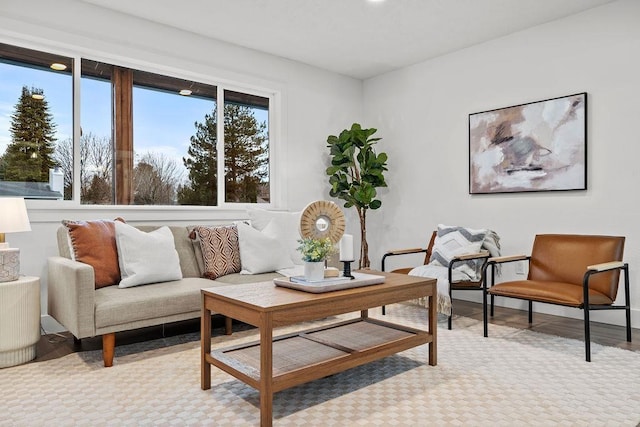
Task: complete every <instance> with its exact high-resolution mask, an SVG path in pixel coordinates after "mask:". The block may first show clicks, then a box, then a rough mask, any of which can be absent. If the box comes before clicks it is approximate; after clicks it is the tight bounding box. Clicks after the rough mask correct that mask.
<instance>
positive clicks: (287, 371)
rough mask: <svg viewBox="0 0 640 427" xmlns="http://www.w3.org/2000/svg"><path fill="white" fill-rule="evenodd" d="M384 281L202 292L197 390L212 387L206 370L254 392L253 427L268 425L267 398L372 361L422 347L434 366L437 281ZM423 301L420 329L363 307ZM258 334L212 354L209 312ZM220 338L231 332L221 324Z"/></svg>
mask: <svg viewBox="0 0 640 427" xmlns="http://www.w3.org/2000/svg"><path fill="white" fill-rule="evenodd" d="M367 272H368V273H373V274H379V275H384V276H386V278H385V283H383V284H380V285H370V286H364V287H360V288H353V289H345V290H340V291H334V292H327V293H321V294H313V293H307V292H302V291H297V290H293V289H287V288H281V287H276V286H275V285H274V284H273V282H263V283H252V284H246V285H232V286H218V287H212V288H207V289H203V290H202V316H201V340H200V342H201V379H200V381H201V387H202V389H203V390H208V389H210V388H211V365H215V366H217V367H218V368H220V369H222V370H223V371H225V372H227V373H229V374H231V375H233V376H234V377H236V378H238V379H239V380H241V381H243V382H245V383H246V384H248V385H250V386H251V387H254V388H255V389H257V390H258V391H259V392H260V425H262V426H270V425H271V424H272V409H273V407H272V405H273V394H274V393H275V392H277V391H281V390H284V389H287V388H290V387H293V386H296V385H299V384H302V383H305V382H308V381H312V380H315V379H318V378H323V377H326V376H327V375H332V374H335V373H337V372H341V371H344V370H346V369H349V368H352V367H355V366H358V365H362V364H364V363H368V362H372V361H374V360H377V359H381V358H383V357H386V356H389V355H392V354H395V353H398V352H400V351H404V350H407V349H409V348H412V347H415V346H418V345H422V344H426V343H428V344H429V365H436V363H437V346H436V343H437V340H436V336H437V321H436V316H437V313H436V303H435V298H436V280H435V279H429V278H422V277H414V276H408V275H404V274H394V273H383V272H377V271H375V272H372V271H367ZM420 297H428V298H429V301H428V305H429V310H428V313H429V314H428V316H427V318H426V319H425V320H426V327H427V329H426V330H421V329H414V328H409V327H406V326H401V325H396V324H393V323H389V322H385V321H380V320H377V319H372V318H369V316H368V309H370V308H373V307H380V306H382V305H389V304H393V303H397V302H401V301H406V300H410V299H415V298H420ZM354 311H360V317H358V318H356V319H353V320H348V321H342V322H338V323H334V324H332V325H329V326H322V327H319V328H314V329H311V330H306V331H303V332H297V333H293V334H288V335H284V336H280V337H277V338H274V337H273V328H274V327H277V326H285V325H291V324H295V323H300V322H304V321H310V320H317V319H323V318H326V317H328V316H334V315H337V314H343V313H349V312H354ZM212 312H213V313H218V314H223V315H225V316H227V318H229V319H237V320H240V321H242V322H245V323H248V324H250V325H254V326H257V327H258V328H259V329H260V341H259V342H254V343H250V344H242V345H238V346H233V347H228V348H224V349H221V350H215V351H213V352H212V351H211V320H210V319H211V313H212ZM227 325H228V327H227V333H230V328H229V325H230V322H228V324H227Z"/></svg>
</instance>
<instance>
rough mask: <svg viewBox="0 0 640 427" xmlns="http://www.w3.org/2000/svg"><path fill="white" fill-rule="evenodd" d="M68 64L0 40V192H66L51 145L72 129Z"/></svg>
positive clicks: (49, 195)
mask: <svg viewBox="0 0 640 427" xmlns="http://www.w3.org/2000/svg"><path fill="white" fill-rule="evenodd" d="M53 64H57V65H56V67H55V68H53V67H52V65H53ZM72 64H73V60H72V59H71V58H67V57H63V56H60V55H55V54H51V53H47V52H40V51H36V50H31V49H24V48H19V47H16V46H11V45H7V44H3V43H0V81H1V82H2V84H1V85H0V197H2V196H22V197H25V198H34V199H62V198H65V199H68V198H70V197H71V192H70V191H69V192H65V191H64V188H63V185H62V179H60V180H58V179H57V177H58V176H59V175H60V174H61V173H60V171H59V168H58V167H59V164H58V162H57V157H56V149H57V146H58V145H59V144H60V143H61V141H63V140H66V139H69V138H70V137H71V134H72V130H73V123H72V118H73V114H72V111H73V110H72V102H73V99H72V94H73V91H72V78H71V68H72ZM65 196H66V197H65Z"/></svg>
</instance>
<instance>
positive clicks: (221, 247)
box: [194, 225, 240, 279]
mask: <svg viewBox="0 0 640 427" xmlns="http://www.w3.org/2000/svg"><path fill="white" fill-rule="evenodd" d="M194 231H195V234H196V238H197V239H198V241H199V242H200V251H201V252H202V259H203V262H204V270H203V272H202V276H203V277H206V278H207V279H216V278H218V277H220V276H224V275H226V274H231V273H239V272H240V248H239V246H238V228H237V227H236V225H225V226H219V227H203V226H197V227H194Z"/></svg>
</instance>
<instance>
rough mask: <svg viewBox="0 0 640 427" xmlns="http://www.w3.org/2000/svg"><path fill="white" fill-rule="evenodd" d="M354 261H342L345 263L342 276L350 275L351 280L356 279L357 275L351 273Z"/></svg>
mask: <svg viewBox="0 0 640 427" xmlns="http://www.w3.org/2000/svg"><path fill="white" fill-rule="evenodd" d="M352 262H353V261H342V264H344V269H343V270H342V276H343V277H350V278H351V280H353V279H355V277H353V275H352V274H351V263H352Z"/></svg>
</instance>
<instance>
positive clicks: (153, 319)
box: [48, 226, 282, 366]
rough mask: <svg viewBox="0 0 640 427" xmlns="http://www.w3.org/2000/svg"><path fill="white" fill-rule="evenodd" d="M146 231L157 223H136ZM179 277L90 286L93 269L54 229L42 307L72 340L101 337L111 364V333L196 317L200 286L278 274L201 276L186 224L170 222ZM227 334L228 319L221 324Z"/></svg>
mask: <svg viewBox="0 0 640 427" xmlns="http://www.w3.org/2000/svg"><path fill="white" fill-rule="evenodd" d="M136 228H138V229H140V230H142V231H145V232H149V231H152V230H155V229H157V228H159V226H141V227H136ZM169 228H170V229H171V232H172V233H173V237H174V242H175V247H176V250H177V252H178V256H179V259H180V268H181V270H182V276H183V278H182V279H181V280H177V281H171V282H163V283H155V284H151V285H143V286H135V287H131V288H124V289H122V288H118V286H108V287H103V288H99V289H95V285H94V284H95V278H94V270H93V267H91V266H90V265H88V264H83V263H81V262H78V261H74V260H72V259H71V248H70V245H69V238H68V234H67V229H66V228H65V227H60V228H59V229H58V233H57V238H58V249H59V253H60V256H57V257H50V258H49V263H48V305H49V308H48V311H49V315H51V316H52V317H53V318H54V319H55V320H56V321H58V322H59V323H60V324H61V325H63V326H64V327H65V328H67V329H68V330H69V332H71V333H72V334H73V336H74V337H76V338H77V339H81V338H88V337H95V336H99V335H102V346H103V350H102V351H103V357H104V365H105V366H112V364H113V356H114V348H115V333H116V332H121V331H126V330H131V329H136V328H142V327H146V326H154V325H160V324H164V323H170V322H176V321H180V320H186V319H193V318H198V317H200V309H201V307H200V304H201V295H200V289H202V288H207V287H211V286H220V285H233V284H239V283H250V282H264V281H270V280H271V279H273V278H275V277H282V276H281V275H280V274H278V273H275V272H274V273H263V274H255V275H241V274H229V275H226V276H222V277H219V278H217V279H216V280H209V279H205V278H202V277H201V276H202V268H203V267H202V266H203V261H202V253H201V252H200V248H199V246H198V244H197V242H196V244H194V242H193V241H192V240H191V239H190V238H189V228H187V227H178V226H172V227H169ZM226 327H227V331H226V332H227V334H230V333H231V322H230V321H229V319H227V322H226Z"/></svg>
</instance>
